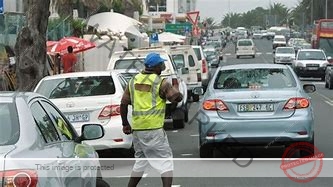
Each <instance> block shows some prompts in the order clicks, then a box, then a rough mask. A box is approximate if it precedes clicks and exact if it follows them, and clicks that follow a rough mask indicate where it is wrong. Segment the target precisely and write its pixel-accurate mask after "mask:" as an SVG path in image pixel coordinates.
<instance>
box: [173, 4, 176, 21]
mask: <svg viewBox="0 0 333 187" xmlns="http://www.w3.org/2000/svg"><path fill="white" fill-rule="evenodd" d="M173 24H176V0H173Z"/></svg>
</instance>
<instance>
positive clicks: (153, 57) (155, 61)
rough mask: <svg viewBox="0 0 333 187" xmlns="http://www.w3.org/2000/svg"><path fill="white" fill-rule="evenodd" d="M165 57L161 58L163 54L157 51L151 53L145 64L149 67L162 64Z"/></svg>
mask: <svg viewBox="0 0 333 187" xmlns="http://www.w3.org/2000/svg"><path fill="white" fill-rule="evenodd" d="M164 61H166V60H165V59H163V58H161V56H160V55H159V54H157V53H149V54H148V55H147V57H146V59H145V66H146V67H148V68H151V67H155V66H158V65H160V64H162V63H163V62H164Z"/></svg>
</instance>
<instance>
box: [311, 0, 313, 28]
mask: <svg viewBox="0 0 333 187" xmlns="http://www.w3.org/2000/svg"><path fill="white" fill-rule="evenodd" d="M310 24H311V25H312V24H313V0H311V23H310Z"/></svg>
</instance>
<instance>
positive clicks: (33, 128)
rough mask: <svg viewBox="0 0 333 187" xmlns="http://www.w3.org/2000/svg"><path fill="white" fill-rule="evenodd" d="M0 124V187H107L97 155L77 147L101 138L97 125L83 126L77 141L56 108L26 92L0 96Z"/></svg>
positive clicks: (71, 129) (8, 93)
mask: <svg viewBox="0 0 333 187" xmlns="http://www.w3.org/2000/svg"><path fill="white" fill-rule="evenodd" d="M0 121H1V122H0V160H1V162H0V186H29V187H36V186H41V187H42V186H43V187H44V186H49V187H59V186H91V187H95V186H96V185H97V186H99V184H102V185H101V186H103V187H105V186H108V185H107V184H105V182H103V180H101V178H100V177H98V168H99V167H100V164H99V162H98V159H97V158H98V155H97V153H96V152H95V151H94V149H93V148H92V147H91V146H89V145H87V144H84V143H83V142H82V141H83V140H92V139H98V138H101V137H103V136H104V130H103V127H102V126H101V125H98V124H86V125H84V126H83V127H82V135H81V136H78V135H77V134H76V132H75V130H74V128H73V127H72V125H71V124H70V123H69V122H68V121H67V119H66V118H65V117H64V115H63V114H62V113H61V112H60V111H59V110H58V108H57V107H55V105H53V104H52V103H51V102H50V101H49V100H48V99H46V98H45V97H43V96H41V95H39V94H36V93H27V92H26V93H20V92H0ZM80 158H85V159H80ZM96 183H97V184H96Z"/></svg>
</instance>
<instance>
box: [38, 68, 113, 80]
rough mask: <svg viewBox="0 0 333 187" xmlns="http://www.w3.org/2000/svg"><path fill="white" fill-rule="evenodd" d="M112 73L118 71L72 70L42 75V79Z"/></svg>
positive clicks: (108, 74) (107, 74)
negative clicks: (70, 71)
mask: <svg viewBox="0 0 333 187" xmlns="http://www.w3.org/2000/svg"><path fill="white" fill-rule="evenodd" d="M112 73H118V71H113V70H112V71H87V72H74V73H62V74H57V75H51V76H47V77H44V78H43V79H44V80H51V79H59V78H71V77H90V76H110V75H111V74H112Z"/></svg>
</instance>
